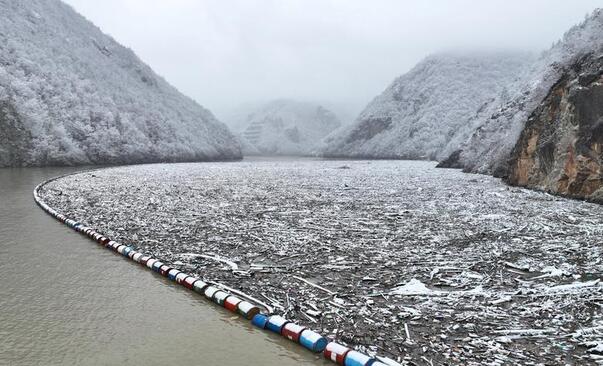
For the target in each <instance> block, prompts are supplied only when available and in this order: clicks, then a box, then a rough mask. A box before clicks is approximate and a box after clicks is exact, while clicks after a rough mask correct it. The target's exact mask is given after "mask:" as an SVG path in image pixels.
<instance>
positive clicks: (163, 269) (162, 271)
mask: <svg viewBox="0 0 603 366" xmlns="http://www.w3.org/2000/svg"><path fill="white" fill-rule="evenodd" d="M171 270H172V267H170V266H166V265H165V264H164V265H163V266H161V267H159V274H160V275H162V276H166V277H167V275H168V273H169V272H170V271H171Z"/></svg>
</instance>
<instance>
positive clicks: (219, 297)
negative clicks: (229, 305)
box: [212, 290, 230, 306]
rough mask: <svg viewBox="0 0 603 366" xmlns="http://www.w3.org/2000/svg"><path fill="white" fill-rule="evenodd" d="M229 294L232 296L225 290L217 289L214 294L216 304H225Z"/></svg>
mask: <svg viewBox="0 0 603 366" xmlns="http://www.w3.org/2000/svg"><path fill="white" fill-rule="evenodd" d="M228 296H230V294H229V293H228V292H224V291H222V290H219V291H216V292H215V293H214V296H213V298H212V299H213V300H214V302H215V303H216V304H218V305H222V306H224V301H226V298H227V297H228Z"/></svg>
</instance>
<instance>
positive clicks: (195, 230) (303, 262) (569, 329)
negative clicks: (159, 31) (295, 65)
mask: <svg viewBox="0 0 603 366" xmlns="http://www.w3.org/2000/svg"><path fill="white" fill-rule="evenodd" d="M41 195H42V197H43V199H44V200H46V201H47V202H48V203H49V204H50V205H51V206H53V207H57V208H58V209H60V210H61V211H64V213H66V214H67V215H68V216H70V217H73V218H76V219H78V220H82V221H83V222H85V223H86V224H88V225H91V226H93V227H96V228H98V229H99V230H100V231H101V232H104V233H106V234H107V235H108V236H110V237H112V238H115V239H117V240H119V241H121V242H122V243H125V244H132V245H134V246H136V247H138V248H140V249H141V250H143V251H145V252H148V253H151V254H153V255H155V256H156V257H158V258H160V259H162V261H165V262H169V263H171V264H172V265H176V266H180V267H182V268H185V269H186V270H187V271H191V272H195V273H198V274H199V275H201V276H203V277H205V278H207V279H213V280H219V281H222V282H224V283H226V284H229V285H230V286H233V287H236V288H239V289H242V290H244V291H246V292H248V293H251V294H252V295H254V296H255V297H257V298H260V299H262V300H264V301H265V302H267V303H269V304H271V305H272V306H273V307H275V309H276V310H277V311H278V312H279V313H282V314H284V315H285V316H286V317H288V318H292V319H297V320H298V321H300V322H301V323H303V324H305V325H307V326H310V327H312V328H314V329H316V330H320V331H322V332H324V333H325V334H327V335H330V336H331V337H335V338H338V339H339V341H341V342H343V343H347V344H350V345H354V346H357V347H361V348H362V347H366V348H367V349H368V350H369V351H374V352H378V353H379V354H381V355H388V356H390V357H392V358H395V359H399V360H400V361H401V362H402V363H407V362H410V361H412V362H413V364H419V365H430V364H432V362H433V364H439V363H442V362H446V363H447V364H463V365H483V364H491V365H497V364H500V365H502V364H516V365H536V364H566V363H569V364H590V363H594V362H595V360H596V359H597V358H598V357H599V356H598V355H597V354H600V353H602V351H601V350H602V349H603V345H602V343H598V342H599V341H602V340H603V335H602V334H603V333H602V332H603V318H602V316H601V304H602V301H603V286H602V285H601V283H600V278H601V274H602V273H603V256H602V251H603V206H599V205H595V204H590V203H586V202H580V201H572V200H568V199H563V198H558V197H554V196H550V195H548V194H544V193H539V192H534V191H529V190H524V189H520V188H514V187H508V186H505V185H504V184H502V183H501V182H500V181H499V180H498V179H495V178H492V177H487V176H480V175H469V174H464V173H462V172H460V171H456V170H446V169H435V168H434V164H433V163H429V162H408V161H337V160H330V161H321V160H310V159H308V160H277V159H272V160H256V161H243V162H237V163H199V164H174V165H142V166H132V167H120V168H111V169H104V170H99V171H93V172H88V173H82V174H78V175H74V176H70V177H67V178H63V179H60V180H58V181H55V182H52V183H51V184H49V185H47V186H46V187H45V188H44V190H43V191H42V192H41ZM65 250H68V248H65ZM200 255H202V256H200ZM212 258H213V259H212ZM116 280H120V279H116ZM409 364H410V363H409Z"/></svg>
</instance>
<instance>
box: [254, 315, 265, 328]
mask: <svg viewBox="0 0 603 366" xmlns="http://www.w3.org/2000/svg"><path fill="white" fill-rule="evenodd" d="M251 324H253V325H255V326H256V327H258V328H261V329H266V325H267V324H268V317H267V316H266V315H264V314H256V315H254V317H253V318H252V319H251Z"/></svg>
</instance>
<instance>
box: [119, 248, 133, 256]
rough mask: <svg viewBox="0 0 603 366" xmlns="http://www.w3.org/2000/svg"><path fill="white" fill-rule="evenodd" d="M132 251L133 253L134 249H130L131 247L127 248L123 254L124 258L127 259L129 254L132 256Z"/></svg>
mask: <svg viewBox="0 0 603 366" xmlns="http://www.w3.org/2000/svg"><path fill="white" fill-rule="evenodd" d="M131 251H132V248H130V247H125V248H124V250H123V251H122V252H121V254H122V255H123V256H124V257H127V256H128V254H130V252H131Z"/></svg>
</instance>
